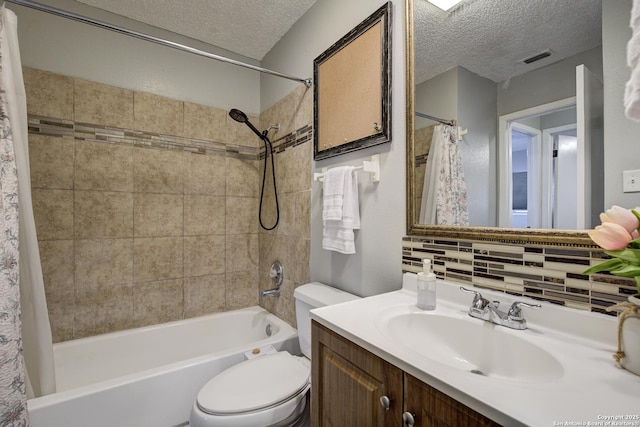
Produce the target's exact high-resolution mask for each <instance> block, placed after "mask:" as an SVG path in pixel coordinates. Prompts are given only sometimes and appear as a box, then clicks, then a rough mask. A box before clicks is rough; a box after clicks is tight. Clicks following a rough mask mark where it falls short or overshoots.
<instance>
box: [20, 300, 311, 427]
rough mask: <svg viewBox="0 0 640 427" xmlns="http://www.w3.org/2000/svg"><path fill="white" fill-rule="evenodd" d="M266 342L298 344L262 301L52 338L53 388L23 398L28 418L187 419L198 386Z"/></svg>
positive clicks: (152, 425) (111, 425) (73, 423)
mask: <svg viewBox="0 0 640 427" xmlns="http://www.w3.org/2000/svg"><path fill="white" fill-rule="evenodd" d="M267 325H271V336H267V333H266V329H267ZM266 345H272V346H273V347H275V348H276V349H277V350H287V351H290V352H292V353H298V351H299V347H298V340H297V332H296V330H295V329H294V328H292V327H291V326H289V325H288V324H287V323H285V322H284V321H282V320H281V319H278V318H277V317H275V316H273V315H272V314H270V313H268V312H267V311H265V310H263V309H262V308H260V307H251V308H247V309H242V310H236V311H230V312H226V313H216V314H212V315H208V316H203V317H198V318H194V319H188V320H182V321H177V322H171V323H165V324H161V325H155V326H150V327H144V328H138V329H132V330H128V331H122V332H114V333H110V334H104V335H99V336H95V337H89V338H82V339H78V340H73V341H67V342H63V343H58V344H55V345H54V348H53V351H54V357H55V365H56V382H57V390H58V391H57V393H55V394H52V395H49V396H43V397H39V398H36V399H30V400H29V401H28V407H29V416H30V418H31V426H32V427H116V426H131V427H146V426H148V427H164V426H166V427H171V426H177V425H186V423H187V421H188V419H189V411H190V410H191V405H192V404H193V402H194V400H195V397H196V395H197V393H198V390H200V388H201V387H202V386H203V385H204V384H205V383H206V382H207V381H208V380H209V379H210V378H212V377H213V376H214V375H216V374H218V373H219V372H221V371H223V370H224V369H226V368H228V367H229V366H232V365H234V364H236V363H239V362H241V361H243V360H245V356H244V352H245V351H249V350H252V349H254V348H256V347H259V346H266Z"/></svg>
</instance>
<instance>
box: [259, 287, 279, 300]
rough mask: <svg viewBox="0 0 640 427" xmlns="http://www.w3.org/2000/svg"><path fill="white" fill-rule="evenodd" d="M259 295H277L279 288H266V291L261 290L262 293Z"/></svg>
mask: <svg viewBox="0 0 640 427" xmlns="http://www.w3.org/2000/svg"><path fill="white" fill-rule="evenodd" d="M260 296H261V297H263V298H264V297H279V296H280V289H278V288H273V289H268V290H266V291H262V293H261V294H260Z"/></svg>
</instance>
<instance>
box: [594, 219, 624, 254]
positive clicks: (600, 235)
mask: <svg viewBox="0 0 640 427" xmlns="http://www.w3.org/2000/svg"><path fill="white" fill-rule="evenodd" d="M588 233H589V237H591V240H593V241H594V242H595V243H596V244H597V245H598V246H600V247H602V248H604V249H606V250H609V251H616V250H620V249H624V248H625V247H626V246H627V244H628V243H629V242H630V241H631V240H632V239H631V234H629V232H628V231H627V230H625V228H624V227H623V226H621V225H619V224H616V223H615V222H611V221H606V222H603V223H602V225H599V226H597V227H596V228H595V230H589V231H588Z"/></svg>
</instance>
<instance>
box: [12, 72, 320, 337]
mask: <svg viewBox="0 0 640 427" xmlns="http://www.w3.org/2000/svg"><path fill="white" fill-rule="evenodd" d="M24 74H25V86H26V89H27V109H28V113H29V116H30V132H29V148H30V160H31V177H32V190H33V201H34V213H35V218H36V227H37V232H38V239H39V243H40V251H41V258H42V264H43V273H44V278H45V288H46V293H47V303H48V307H49V314H50V319H51V323H52V330H53V335H54V341H64V340H69V339H73V338H79V337H84V336H90V335H95V334H99V333H104V332H111V331H116V330H121V329H127V328H131V327H137V326H144V325H149V324H155V323H161V322H167V321H172V320H178V319H182V318H187V317H193V316H198V315H202V314H206V313H212V312H217V311H225V310H232V309H236V308H241V307H247V306H252V305H256V304H258V300H259V298H258V288H259V271H262V272H265V271H266V272H267V274H268V265H267V267H266V270H265V267H264V264H269V265H270V262H271V258H273V257H272V256H270V255H265V256H260V253H259V250H260V248H263V249H264V250H271V249H272V248H273V247H276V248H286V250H280V251H279V252H277V257H278V258H280V259H281V260H282V261H283V262H284V263H285V272H287V273H288V275H287V280H286V281H285V289H286V290H285V292H284V297H283V298H282V300H281V301H282V302H281V303H279V304H277V305H273V304H271V306H270V308H271V309H272V310H274V311H277V312H282V313H283V317H284V318H285V319H286V320H288V321H290V322H293V321H292V319H293V316H292V315H291V313H292V308H291V307H292V306H293V304H292V299H291V298H290V297H289V296H290V294H291V293H292V289H293V287H294V286H295V284H299V283H301V282H304V281H305V280H306V275H308V273H307V270H308V267H305V268H300V267H293V264H295V265H298V264H299V263H302V264H303V265H305V266H308V263H309V261H308V239H309V232H308V228H309V227H308V200H307V202H306V203H305V199H308V198H309V183H308V181H309V180H308V179H307V180H305V179H303V178H304V176H303V175H305V172H306V169H309V168H310V157H309V156H310V149H311V144H310V143H309V142H308V141H307V142H304V138H301V140H303V142H302V143H300V144H298V145H295V146H291V147H288V148H287V149H286V150H285V151H282V152H281V153H279V154H278V155H277V162H278V163H277V170H278V184H279V192H280V197H281V200H280V204H281V211H282V219H281V222H280V225H279V226H278V228H277V229H276V230H275V231H274V232H271V233H270V234H265V235H261V234H259V226H258V221H257V215H258V200H259V194H260V187H259V178H261V173H260V170H259V164H260V163H259V162H258V160H257V158H258V153H259V146H258V143H259V142H260V140H259V139H258V138H257V137H256V136H255V135H254V134H253V133H251V132H250V131H249V129H248V128H247V127H246V126H243V125H241V124H239V123H237V122H235V121H233V120H231V119H230V118H229V117H228V115H227V112H226V111H224V110H221V109H217V108H213V107H207V106H203V105H198V104H193V103H188V102H182V101H177V100H173V99H169V98H164V97H160V96H157V95H152V94H148V93H144V92H138V91H131V90H127V89H122V88H116V87H113V86H107V85H103V84H98V83H94V82H90V81H86V80H81V79H76V78H71V77H67V76H62V75H58V74H53V73H49V72H43V71H39V70H35V69H30V68H25V70H24ZM302 88H303V87H302ZM304 93H306V92H303V91H300V90H298V91H297V92H294V93H293V94H292V95H291V96H289V97H287V98H285V99H284V100H283V101H282V103H280V107H279V108H278V109H275V110H273V111H272V112H265V114H270V119H269V120H276V121H278V122H282V123H284V124H288V125H289V127H286V126H283V129H282V130H281V131H280V132H279V135H282V136H286V135H288V134H290V133H291V131H292V129H294V126H296V124H297V122H304V121H305V120H306V121H307V123H310V121H311V120H310V119H303V118H301V117H300V114H298V118H296V114H295V112H298V113H300V112H301V111H305V110H304V109H302V108H300V105H299V104H300V103H299V102H298V103H296V102H295V101H292V99H295V96H296V94H298V98H300V99H299V100H298V101H301V100H302V98H301V95H302V94H304ZM307 98H308V96H307ZM283 108H284V109H283ZM287 109H289V110H287ZM306 111H307V114H306V115H307V117H310V115H309V114H310V113H309V111H308V107H307V110H306ZM287 117H288V118H289V120H287ZM294 118H295V120H294ZM250 119H251V120H252V121H253V122H254V123H256V124H257V123H259V119H258V118H257V117H250ZM279 135H274V134H271V136H272V139H273V140H274V141H276V140H277V139H278V138H279ZM294 135H295V133H294ZM289 140H291V136H290V135H289V137H288V139H287V138H285V139H283V140H282V141H281V142H279V143H276V146H278V147H279V148H284V147H285V145H286V144H285V142H286V141H289ZM293 140H294V141H295V138H293ZM290 145H291V144H290ZM301 157H302V158H301ZM304 165H306V166H304ZM306 176H307V177H308V176H309V175H306ZM290 179H291V181H290V182H289V180H290ZM305 181H306V182H305ZM269 188H270V187H268V188H267V190H266V193H267V194H269V193H268V191H269ZM267 205H268V200H267ZM305 205H306V206H307V208H306V209H307V214H306V216H305V211H304V209H305V208H304V206H305ZM270 212H271V211H270V210H269V209H267V208H265V214H264V217H265V218H268V215H269V213H270ZM305 218H306V221H305ZM265 222H267V223H269V222H270V221H268V220H267V221H265ZM305 222H306V225H305ZM283 242H286V243H283ZM305 242H306V243H305ZM290 245H293V246H294V247H295V248H296V249H295V251H290V250H289V248H290V247H291V246H290ZM305 245H306V251H305ZM305 254H306V258H305ZM259 266H260V267H261V268H260V270H259ZM260 277H267V279H268V276H265V275H264V274H263V275H262V276H260Z"/></svg>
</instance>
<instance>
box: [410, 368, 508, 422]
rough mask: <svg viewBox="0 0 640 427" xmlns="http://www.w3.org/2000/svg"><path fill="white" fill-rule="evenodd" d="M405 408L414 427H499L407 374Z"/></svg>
mask: <svg viewBox="0 0 640 427" xmlns="http://www.w3.org/2000/svg"><path fill="white" fill-rule="evenodd" d="M404 405H405V411H406V412H409V413H411V414H413V415H414V420H415V423H414V427H459V426H478V427H485V426H487V427H488V426H491V427H493V426H499V425H500V424H497V423H495V422H493V421H492V420H490V419H489V418H487V417H485V416H484V415H482V414H479V413H478V412H476V411H474V410H473V409H470V408H468V407H466V406H465V405H463V404H462V403H460V402H458V401H457V400H455V399H452V398H451V397H449V396H447V395H446V394H444V393H442V392H440V391H438V390H436V389H435V388H433V387H431V386H429V385H427V384H425V383H423V382H422V381H420V380H419V379H417V378H414V377H413V376H411V375H409V374H406V373H405V374H404Z"/></svg>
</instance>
